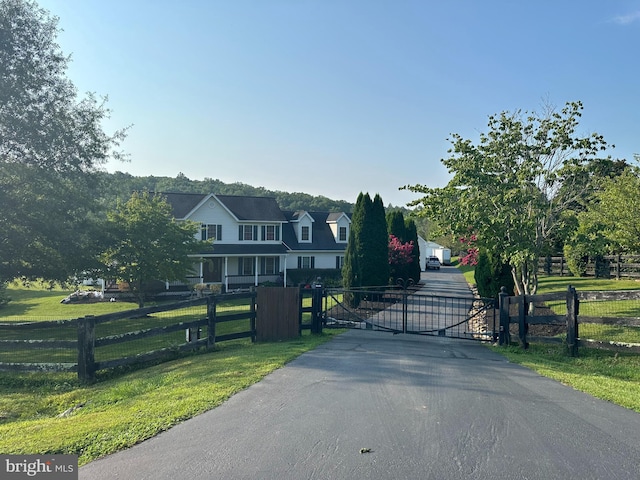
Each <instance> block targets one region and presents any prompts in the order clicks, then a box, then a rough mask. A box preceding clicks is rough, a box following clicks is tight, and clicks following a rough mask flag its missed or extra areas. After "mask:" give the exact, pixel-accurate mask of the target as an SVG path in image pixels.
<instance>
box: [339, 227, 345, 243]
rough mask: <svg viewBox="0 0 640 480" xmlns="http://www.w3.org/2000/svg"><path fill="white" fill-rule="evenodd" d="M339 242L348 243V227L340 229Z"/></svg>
mask: <svg viewBox="0 0 640 480" xmlns="http://www.w3.org/2000/svg"><path fill="white" fill-rule="evenodd" d="M338 241H339V242H346V241H347V227H340V229H339V233H338Z"/></svg>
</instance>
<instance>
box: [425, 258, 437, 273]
mask: <svg viewBox="0 0 640 480" xmlns="http://www.w3.org/2000/svg"><path fill="white" fill-rule="evenodd" d="M430 268H433V269H434V270H440V260H439V259H438V257H427V265H426V269H427V270H429V269H430Z"/></svg>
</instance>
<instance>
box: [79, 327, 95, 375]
mask: <svg viewBox="0 0 640 480" xmlns="http://www.w3.org/2000/svg"><path fill="white" fill-rule="evenodd" d="M95 344H96V322H95V317H94V316H93V315H87V316H86V317H82V318H79V319H78V380H80V381H81V382H83V383H88V382H92V381H93V380H95V378H96V375H95V374H96V358H95Z"/></svg>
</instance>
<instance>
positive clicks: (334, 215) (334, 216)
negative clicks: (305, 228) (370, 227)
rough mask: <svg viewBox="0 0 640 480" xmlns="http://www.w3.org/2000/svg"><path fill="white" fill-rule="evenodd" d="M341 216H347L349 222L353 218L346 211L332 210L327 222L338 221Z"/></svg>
mask: <svg viewBox="0 0 640 480" xmlns="http://www.w3.org/2000/svg"><path fill="white" fill-rule="evenodd" d="M341 217H345V218H346V219H347V220H348V221H349V222H351V218H349V215H347V214H346V213H344V212H331V213H329V215H328V216H327V222H337V221H338V220H340V218H341Z"/></svg>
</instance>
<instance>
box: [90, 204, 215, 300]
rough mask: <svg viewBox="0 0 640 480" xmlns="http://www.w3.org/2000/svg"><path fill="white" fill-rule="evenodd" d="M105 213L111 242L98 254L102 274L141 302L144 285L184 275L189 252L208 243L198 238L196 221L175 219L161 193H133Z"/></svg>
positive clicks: (189, 261)
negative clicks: (127, 286)
mask: <svg viewBox="0 0 640 480" xmlns="http://www.w3.org/2000/svg"><path fill="white" fill-rule="evenodd" d="M107 218H108V232H109V238H110V243H111V245H110V246H109V247H108V248H107V249H106V250H105V251H104V252H103V253H102V254H101V255H100V260H101V263H102V264H103V265H104V268H103V274H104V276H105V277H106V278H113V279H117V280H119V281H122V282H126V283H127V284H128V285H129V288H130V289H131V291H132V292H133V293H134V295H135V296H136V298H137V300H138V304H139V305H140V307H142V306H143V305H144V302H145V296H146V291H145V288H146V287H148V286H149V285H150V284H152V283H153V282H157V281H165V280H167V281H173V280H185V278H186V276H187V274H188V272H189V271H191V269H192V268H193V264H194V260H193V258H191V257H189V255H192V254H197V253H199V252H201V251H202V249H203V248H205V247H206V246H207V245H209V242H202V241H200V240H197V239H196V236H195V235H196V233H197V232H199V230H200V226H199V225H198V224H196V223H194V222H177V221H176V220H175V218H174V217H173V214H172V210H171V206H170V205H169V204H168V203H167V202H166V200H165V199H164V198H163V197H162V196H161V195H152V194H149V193H142V194H140V193H134V194H133V195H132V196H131V198H130V199H129V200H128V201H127V202H126V203H122V202H119V203H118V206H117V207H116V209H115V210H113V211H111V212H108V214H107Z"/></svg>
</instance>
